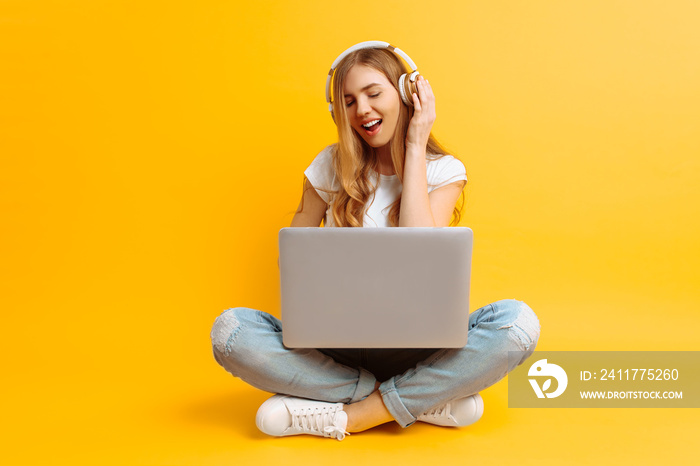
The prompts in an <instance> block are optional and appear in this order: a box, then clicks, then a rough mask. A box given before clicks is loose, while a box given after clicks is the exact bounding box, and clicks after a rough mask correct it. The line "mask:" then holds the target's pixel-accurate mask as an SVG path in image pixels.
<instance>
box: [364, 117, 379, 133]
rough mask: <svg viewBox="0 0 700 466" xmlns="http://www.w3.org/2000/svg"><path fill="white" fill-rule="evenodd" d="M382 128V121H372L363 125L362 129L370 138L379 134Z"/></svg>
mask: <svg viewBox="0 0 700 466" xmlns="http://www.w3.org/2000/svg"><path fill="white" fill-rule="evenodd" d="M381 126H382V120H372V121H370V122H369V123H365V124H364V125H362V128H363V129H364V130H365V133H367V135H368V136H373V135H375V134H377V133H378V132H379V129H380V128H381Z"/></svg>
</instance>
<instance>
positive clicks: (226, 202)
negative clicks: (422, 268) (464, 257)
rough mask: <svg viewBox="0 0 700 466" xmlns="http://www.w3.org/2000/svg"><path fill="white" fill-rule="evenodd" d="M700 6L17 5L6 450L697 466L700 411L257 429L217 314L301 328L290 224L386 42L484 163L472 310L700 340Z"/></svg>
mask: <svg viewBox="0 0 700 466" xmlns="http://www.w3.org/2000/svg"><path fill="white" fill-rule="evenodd" d="M699 21H700V3H698V2H695V1H691V0H688V1H668V2H662V1H619V0H613V1H611V0H590V1H554V0H552V1H519V0H511V1H454V2H447V1H436V0H433V1H429V2H416V1H407V0H403V1H377V2H348V1H345V2H324V1H307V2H284V1H274V2H273V1H258V2H237V1H201V2H177V1H167V2H166V1H150V2H139V1H87V0H82V1H77V0H75V1H61V2H56V1H48V0H47V1H20V0H14V1H3V2H2V3H0V155H1V157H2V158H1V165H0V202H1V204H0V206H1V209H2V210H1V216H0V218H1V220H0V221H1V229H0V235H2V240H1V241H0V248H1V250H0V255H1V257H0V261H1V264H2V267H1V270H0V287H1V289H0V300H1V302H0V305H1V309H2V315H3V322H2V325H1V328H2V330H1V331H0V332H1V334H0V345H1V347H0V350H1V354H2V384H1V386H2V388H1V393H0V400H1V401H0V403H2V405H1V406H0V407H1V409H2V414H1V416H2V432H1V435H0V437H1V438H2V444H3V446H2V448H1V450H0V463H2V464H8V465H15V464H17V465H23V464H63V463H65V464H139V465H161V464H162V465H214V464H227V465H229V464H278V463H279V462H284V463H288V464H299V463H301V462H302V461H303V462H305V463H313V464H325V463H330V464H356V463H358V462H369V461H374V462H378V463H382V464H414V463H416V462H427V463H428V464H445V463H447V464H467V463H470V464H508V463H511V464H536V465H542V464H556V463H562V462H566V463H581V464H584V463H589V462H590V463H597V464H604V463H610V464H613V463H616V464H619V463H627V464H657V463H659V462H662V461H663V462H665V463H668V464H679V463H686V462H690V461H691V459H692V458H693V457H694V456H693V455H695V459H697V458H696V456H697V454H698V453H699V451H698V446H697V441H696V433H697V411H695V410H692V409H686V410H664V409H658V410H654V409H646V410H644V409H636V410H626V409H614V410H613V409H598V410H595V409H591V410H575V409H558V410H557V409H555V410H535V409H533V410H522V409H520V410H519V409H508V408H507V390H506V385H507V384H506V383H505V382H501V383H499V384H497V385H496V386H494V387H492V388H490V389H488V390H486V391H484V392H483V397H484V400H485V405H486V411H485V414H484V417H483V419H482V420H481V421H480V422H479V423H477V424H475V425H474V426H472V427H469V428H466V429H461V430H452V429H441V428H438V427H434V426H429V425H415V426H412V427H411V428H409V429H406V430H402V429H401V428H400V427H398V426H397V425H395V424H393V425H386V426H383V427H381V428H378V429H375V430H373V431H370V432H367V433H363V434H358V435H353V436H351V437H348V438H346V440H345V441H344V442H342V443H339V442H335V441H328V440H325V439H319V438H313V437H305V438H304V437H297V438H286V439H276V438H268V437H265V436H264V435H263V434H261V433H259V432H258V431H257V430H256V428H255V425H254V415H255V411H256V410H257V407H258V406H259V404H260V403H261V402H262V401H263V400H264V399H265V398H266V397H267V396H268V395H267V394H265V393H263V392H260V391H258V390H255V389H253V388H251V387H249V386H247V385H245V384H244V383H242V382H240V381H238V380H236V379H234V378H232V377H231V376H229V375H228V374H227V373H226V372H225V371H224V370H223V369H221V368H220V367H219V366H218V365H217V364H216V363H215V361H214V360H213V357H212V355H211V349H210V343H209V336H208V335H209V331H210V327H211V324H212V322H213V320H214V318H215V317H216V316H217V315H218V314H219V313H220V312H222V311H223V310H224V309H226V308H229V307H234V306H247V307H252V308H258V309H261V310H265V311H268V312H271V313H278V309H277V306H278V304H277V300H278V276H277V273H278V269H277V262H276V258H277V246H276V240H277V231H278V229H279V228H281V227H284V226H288V224H289V222H290V220H291V217H292V214H293V212H294V210H295V209H296V207H297V204H298V201H299V197H300V193H301V191H300V188H301V183H302V176H303V175H302V172H303V170H304V169H305V168H306V167H307V166H308V164H309V163H310V162H311V160H312V159H313V157H314V156H315V154H316V153H317V152H318V151H320V150H321V149H322V148H323V147H324V146H325V145H327V144H329V143H332V142H333V141H334V140H335V128H334V126H333V123H332V121H331V118H330V116H329V115H328V112H327V110H326V104H325V102H324V89H323V87H324V83H325V75H326V73H327V71H328V68H329V67H330V64H331V62H332V61H333V59H334V58H335V57H336V56H337V55H338V54H339V53H340V52H341V51H342V50H344V49H345V48H347V47H349V46H350V45H353V44H355V43H357V42H360V41H364V40H386V41H389V42H391V43H393V44H395V45H397V46H398V47H400V48H402V49H403V50H405V51H406V52H407V53H408V54H409V55H410V56H411V58H413V60H414V61H415V62H416V63H417V64H418V65H419V70H420V71H421V72H422V73H423V74H424V75H425V76H426V77H428V78H429V79H430V82H431V85H432V87H433V89H434V91H435V93H436V96H437V106H438V119H437V121H436V123H435V126H434V132H435V134H436V136H437V137H438V139H439V140H440V141H441V142H443V143H444V144H445V145H446V146H447V147H448V148H450V150H451V151H452V152H453V153H454V154H456V155H457V156H459V157H460V158H461V159H462V160H463V161H464V162H465V165H466V167H467V173H468V176H469V179H470V181H469V184H468V188H467V189H468V196H467V202H466V210H465V214H464V217H463V220H462V223H461V224H462V225H464V226H469V227H471V228H472V229H473V230H474V233H475V255H474V264H473V284H472V302H471V306H470V307H471V310H474V309H476V308H478V307H480V306H482V305H485V304H487V303H489V302H492V301H495V300H498V299H501V298H518V299H522V300H524V301H526V302H528V303H529V304H530V305H531V306H532V307H533V308H534V309H535V311H536V312H537V313H538V315H539V317H540V320H541V322H542V337H541V340H540V346H539V349H542V350H698V349H700V348H698V343H697V341H698V326H699V325H700V317H698V304H699V303H700V286H699V285H700V281H699V279H698V272H697V267H698V264H699V263H700V261H699V259H700V243H699V241H698V238H699V237H700V215H699V214H700V183H699V181H700V157H699V155H700V137H699V130H700V27H698V24H700V23H699Z"/></svg>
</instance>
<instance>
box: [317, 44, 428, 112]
mask: <svg viewBox="0 0 700 466" xmlns="http://www.w3.org/2000/svg"><path fill="white" fill-rule="evenodd" d="M361 49H389V50H391V51H392V52H394V53H395V54H397V55H398V56H400V57H401V58H403V59H404V60H405V61H406V63H408V66H410V67H411V72H412V73H411V81H413V80H414V79H415V78H414V76H417V73H416V72H417V71H418V68H417V67H416V64H415V63H414V62H413V60H411V57H409V56H408V55H406V53H405V52H404V51H403V50H401V49H399V48H396V47H394V46H393V45H391V44H390V43H389V42H383V41H381V40H368V41H366V42H360V43H359V44H355V45H353V46H352V47H350V48H349V49H347V50H345V51H344V52H343V53H341V54H340V55H338V58H336V59H335V61H333V64H332V65H331V69H330V71H329V72H328V76H327V77H326V102H328V110H329V111H330V112H331V115H332V114H333V102H331V80H332V79H333V73H334V72H335V68H336V67H337V66H338V64H339V63H340V62H341V61H342V60H343V58H345V57H347V56H348V55H350V54H351V53H352V52H354V51H356V50H361Z"/></svg>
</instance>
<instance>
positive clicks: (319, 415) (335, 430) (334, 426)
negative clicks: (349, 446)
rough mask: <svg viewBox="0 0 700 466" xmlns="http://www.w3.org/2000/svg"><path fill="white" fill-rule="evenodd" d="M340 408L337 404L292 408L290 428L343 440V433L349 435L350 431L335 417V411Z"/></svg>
mask: <svg viewBox="0 0 700 466" xmlns="http://www.w3.org/2000/svg"><path fill="white" fill-rule="evenodd" d="M340 409H341V408H340V407H338V406H333V407H323V408H298V409H294V410H293V411H292V428H294V429H298V430H300V431H302V432H306V433H309V434H315V435H322V436H324V437H333V438H336V439H338V440H343V439H344V438H345V435H350V432H347V431H346V430H345V429H344V428H343V426H342V425H341V423H340V421H339V420H338V419H337V416H336V413H337V412H338V411H339V410H340Z"/></svg>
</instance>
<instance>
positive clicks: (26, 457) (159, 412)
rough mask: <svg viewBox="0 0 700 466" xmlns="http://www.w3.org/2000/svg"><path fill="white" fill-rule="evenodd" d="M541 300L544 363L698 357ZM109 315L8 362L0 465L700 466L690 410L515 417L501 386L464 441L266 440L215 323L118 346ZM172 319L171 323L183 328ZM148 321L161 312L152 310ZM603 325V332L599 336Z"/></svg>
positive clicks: (207, 319) (420, 430) (432, 432)
mask: <svg viewBox="0 0 700 466" xmlns="http://www.w3.org/2000/svg"><path fill="white" fill-rule="evenodd" d="M536 301H538V305H537V306H535V307H539V308H540V309H539V312H538V313H539V315H540V318H541V320H542V322H543V335H542V340H541V342H540V347H539V348H538V349H540V350H574V349H597V350H601V349H611V350H614V349H627V350H630V349H640V350H641V349H645V350H651V349H654V348H663V349H664V350H671V349H678V350H689V349H691V348H692V346H693V345H695V339H694V338H695V334H696V331H695V330H692V327H697V324H698V319H697V317H696V318H695V320H694V321H693V322H686V323H688V324H689V325H684V326H682V327H681V328H679V329H677V331H676V332H675V334H674V333H671V332H669V330H670V328H671V324H670V323H669V322H665V323H664V322H660V323H659V322H656V323H655V322H654V321H653V320H650V319H648V318H646V317H645V315H646V314H645V313H644V312H640V315H642V316H643V319H640V320H639V321H637V322H630V323H628V325H627V329H628V331H627V332H619V333H617V334H616V333H615V330H614V329H615V328H619V326H621V325H623V324H624V322H622V321H621V320H620V319H615V317H614V316H615V308H619V306H620V304H621V302H615V300H608V304H607V306H606V305H598V306H597V307H594V306H592V305H591V304H590V303H589V304H583V303H578V304H569V305H568V306H563V305H562V303H561V302H559V303H556V302H547V301H546V300H544V299H539V300H537V299H536ZM628 302H629V301H628ZM632 304H635V303H632ZM636 304H638V305H639V306H640V307H641V306H642V303H641V302H640V303H636ZM687 304H690V303H687ZM667 305H668V306H669V307H673V306H675V305H680V304H679V303H667ZM187 306H189V304H187ZM649 307H650V308H654V307H656V306H649ZM586 310H588V312H589V320H588V321H587V319H583V322H582V325H581V326H579V327H578V330H576V331H569V332H568V336H567V333H566V332H565V331H563V329H558V328H557V327H558V325H562V326H565V325H566V323H567V322H569V318H565V317H564V316H565V315H567V316H571V315H572V314H576V313H584V312H585V311H586ZM101 311H102V312H103V313H105V311H106V313H105V314H102V315H101V316H99V315H98V314H95V321H94V322H92V323H93V324H98V329H99V328H101V329H103V331H102V332H99V331H98V332H97V333H98V334H99V335H98V334H90V333H88V332H77V333H76V334H74V335H73V336H72V338H66V339H61V338H55V339H53V341H52V342H51V344H52V346H53V349H52V348H51V347H44V348H42V347H41V346H40V345H39V346H34V345H37V343H38V342H36V341H35V342H31V340H29V341H30V345H28V346H27V349H26V351H25V352H24V353H20V355H19V357H18V358H9V359H8V360H7V364H6V368H5V370H4V371H3V372H4V375H3V379H4V383H3V384H2V385H3V387H2V392H3V393H2V402H3V416H2V418H3V423H2V426H3V427H2V430H3V432H2V438H3V445H4V446H3V448H2V452H1V453H0V464H3V465H5V464H6V465H26V464H31V465H36V464H40V465H44V464H46V465H48V464H51V465H54V464H72V465H81V464H85V465H88V464H90V465H93V464H101V465H111V464H115V465H117V464H120V465H123V464H128V465H202V466H204V465H231V464H237V465H243V464H251V465H253V464H256V465H261V464H280V462H282V463H283V464H305V463H310V464H326V463H330V464H361V463H362V462H370V461H372V462H377V463H379V464H415V463H416V462H419V461H420V462H428V463H429V464H441V463H440V461H443V460H444V461H452V463H451V464H508V463H511V464H533V465H543V464H634V465H637V464H660V463H665V464H672V465H675V464H695V463H694V458H696V457H697V456H698V454H700V448H698V444H697V441H696V439H697V432H698V416H697V410H695V409H513V408H508V400H507V381H505V380H504V381H501V382H500V383H498V384H497V385H495V386H493V387H491V388H490V389H488V390H485V391H484V392H482V396H483V398H484V402H485V413H484V416H483V418H482V419H481V421H479V422H478V423H476V424H475V425H473V426H470V427H467V428H464V429H450V428H440V427H436V426H430V425H426V424H420V423H417V424H416V425H414V426H411V427H409V428H407V429H401V428H400V427H399V426H398V425H396V424H390V425H385V426H382V427H379V428H376V429H373V430H371V431H368V432H364V433H361V434H354V435H351V436H349V437H346V439H345V440H344V441H342V442H338V441H335V440H330V439H323V438H317V437H308V436H300V437H290V438H270V437H267V436H265V435H263V434H262V433H260V432H258V431H257V429H256V427H255V423H254V418H255V412H256V410H257V408H258V406H259V405H260V404H261V403H262V402H263V401H264V400H265V399H266V398H267V397H268V396H269V395H268V394H266V393H263V392H261V391H259V390H256V389H254V388H251V387H249V386H247V385H246V384H244V383H243V382H241V381H239V380H237V379H234V378H232V377H230V376H229V375H228V374H227V373H225V372H224V371H223V370H222V369H221V368H220V367H218V365H216V363H215V362H214V360H213V358H212V357H211V355H210V350H209V343H208V330H209V328H208V327H209V325H210V323H211V317H212V316H213V315H215V314H216V313H213V314H212V316H204V315H202V316H198V317H190V318H189V319H191V322H190V324H191V327H189V328H184V327H183V326H182V321H180V322H176V321H175V320H173V321H171V322H167V321H164V322H160V323H159V322H158V320H157V319H153V318H151V319H149V320H147V321H146V324H145V327H144V328H140V329H138V330H134V331H132V332H131V333H130V334H129V337H128V338H126V339H122V335H123V333H122V332H121V331H120V330H119V329H120V326H125V325H126V326H128V325H127V324H126V323H124V322H121V323H120V319H119V318H118V316H119V314H118V313H117V312H110V311H113V310H110V309H109V306H108V305H105V306H104V307H102V308H101ZM172 311H173V310H172V309H170V311H169V312H171V315H173V316H176V317H177V316H178V315H179V313H178V312H172ZM141 312H148V309H146V308H144V309H131V310H129V312H128V313H125V315H126V316H129V320H134V319H133V316H135V315H138V314H139V313H141ZM150 312H155V313H158V312H164V311H158V310H155V311H153V308H152V307H151V311H150ZM658 312H663V309H660V308H659V309H658ZM50 314H51V313H47V314H46V316H47V317H49V316H50ZM55 314H60V312H58V311H56V312H55ZM183 315H184V309H183ZM606 315H607V316H609V320H607V322H606V324H605V325H596V324H595V320H596V319H599V318H600V317H601V316H606ZM686 317H687V316H686ZM586 322H588V323H590V324H591V325H587V323H586ZM135 323H136V322H134V324H135ZM88 324H90V323H89V322H88V323H86V324H76V325H78V327H77V328H80V325H88ZM49 325H50V322H49ZM673 325H675V324H673ZM85 328H87V327H85ZM64 330H65V329H64ZM42 331H46V329H43V330H42ZM20 332H21V331H20ZM589 333H590V338H589V337H588V336H587V335H588V334H589ZM80 335H82V337H80ZM652 338H654V339H652ZM100 339H101V340H100ZM57 343H60V344H57ZM83 345H85V346H83ZM86 348H87V349H86ZM4 354H9V353H7V352H5V353H4ZM448 464H450V463H448Z"/></svg>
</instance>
